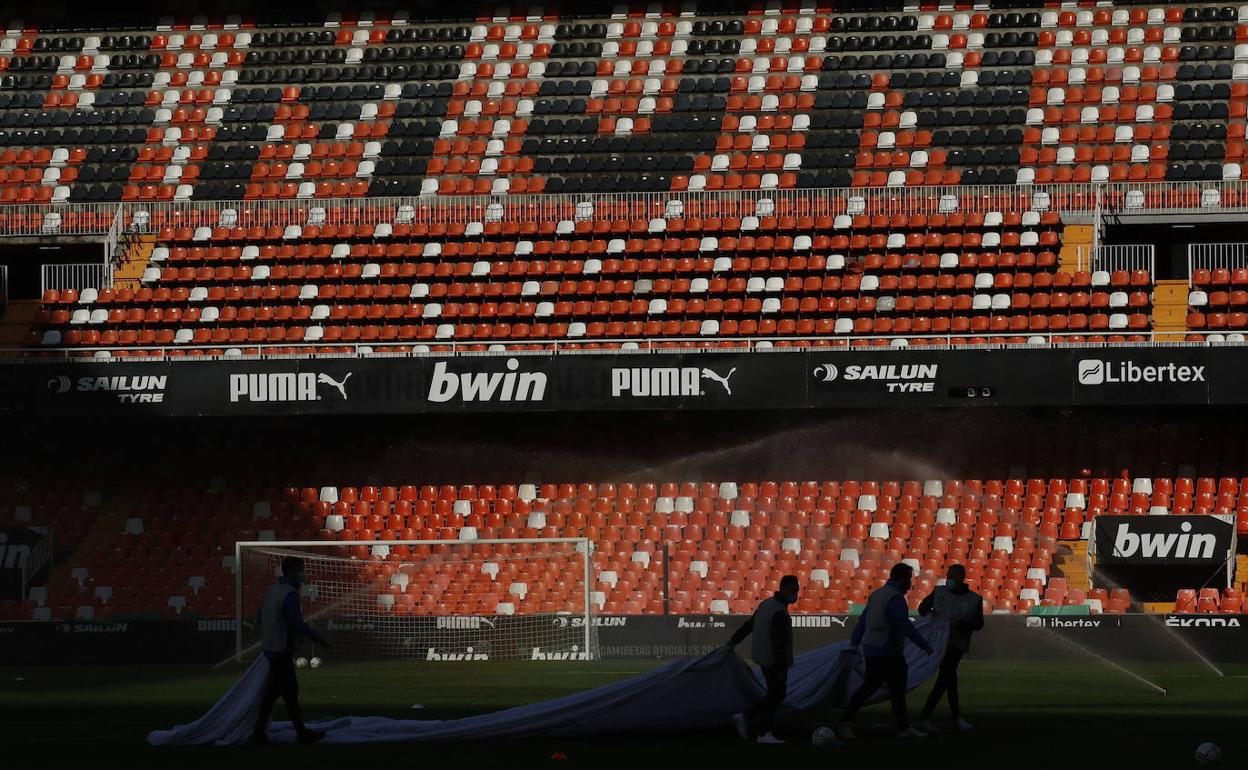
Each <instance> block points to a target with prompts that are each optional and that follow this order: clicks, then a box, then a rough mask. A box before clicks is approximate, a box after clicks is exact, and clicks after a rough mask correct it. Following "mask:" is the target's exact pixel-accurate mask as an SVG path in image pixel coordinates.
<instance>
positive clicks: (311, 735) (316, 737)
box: [297, 730, 325, 745]
mask: <svg viewBox="0 0 1248 770" xmlns="http://www.w3.org/2000/svg"><path fill="white" fill-rule="evenodd" d="M324 737H325V731H324V730H304V731H303V732H301V733H299V737H298V738H297V740H298V741H299V742H300V743H302V744H304V745H307V744H310V743H316V742H317V741H320V740H321V739H322V738H324Z"/></svg>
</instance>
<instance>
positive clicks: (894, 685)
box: [836, 564, 932, 741]
mask: <svg viewBox="0 0 1248 770" xmlns="http://www.w3.org/2000/svg"><path fill="white" fill-rule="evenodd" d="M913 579H914V570H913V569H911V568H910V565H908V564H896V565H894V566H893V568H892V570H890V571H889V573H888V582H887V583H885V584H884V587H883V588H880V589H878V590H876V591H874V592H873V593H872V594H871V596H870V597H869V598H868V599H867V607H866V609H865V610H863V612H862V615H861V616H859V618H858V625H857V626H855V627H854V635H853V638H852V642H851V643H852V644H853V646H854V647H858V646H860V645H861V648H862V657H863V659H864V661H865V662H866V674H865V675H864V677H863V681H862V686H861V687H859V688H858V690H857V691H856V692H855V693H854V694H853V695H851V696H850V698H849V704H848V705H847V706H846V707H845V713H844V714H842V715H841V721H840V722H839V723H838V724H837V725H836V735H837V737H838V738H840V739H841V740H843V741H847V740H851V739H853V737H854V731H853V729H852V728H851V727H850V723H851V722H852V721H853V719H854V715H855V714H857V713H858V709H860V708H862V705H863V704H864V703H866V702H867V698H869V697H871V695H872V694H873V693H875V691H876V690H878V689H880V686H881V685H887V686H888V696H889V700H890V702H891V703H892V706H893V719H894V720H895V721H896V723H897V737H899V738H925V737H927V734H926V733H922V732H919V731H918V730H916V729H914V728H913V727H911V726H910V717H909V716H908V715H907V714H906V678H907V677H908V676H909V673H910V671H909V666H908V665H907V664H906V658H905V655H903V654H902V649H903V646H904V645H905V640H906V639H907V638H908V639H909V640H910V641H911V642H912V643H914V645H915V646H917V647H918V648H919V649H921V650H923V651H924V652H926V653H927V654H928V655H931V654H932V646H931V645H930V644H928V643H927V640H926V639H924V638H923V637H922V636H921V635H920V634H919V632H918V631H916V630H915V629H914V625H913V624H912V623H911V622H910V612H909V608H908V607H907V606H906V592H907V591H909V590H910V584H911V582H912V580H913Z"/></svg>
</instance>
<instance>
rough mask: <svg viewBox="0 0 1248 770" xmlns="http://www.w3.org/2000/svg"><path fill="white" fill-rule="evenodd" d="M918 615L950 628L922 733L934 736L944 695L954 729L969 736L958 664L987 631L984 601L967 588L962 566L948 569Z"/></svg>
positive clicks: (921, 721)
mask: <svg viewBox="0 0 1248 770" xmlns="http://www.w3.org/2000/svg"><path fill="white" fill-rule="evenodd" d="M919 614H920V615H923V616H924V617H926V616H927V615H932V616H933V617H935V618H936V619H937V620H938V621H941V620H943V621H944V622H946V623H948V624H949V644H948V646H946V647H945V656H944V657H943V658H941V660H940V673H939V674H937V676H936V684H935V685H934V686H933V687H932V692H931V694H930V695H928V696H927V703H926V704H925V705H924V706H923V713H922V714H921V715H919V725H918V727H919V729H920V730H922V731H923V732H928V733H930V732H935V730H936V728H935V727H934V726H933V725H932V712H933V711H935V710H936V704H938V703H940V698H941V696H942V695H945V694H946V693H948V695H949V713H950V714H952V716H953V724H954V728H955V729H956V730H957V731H958V732H960V733H966V732H970V730H971V723H970V722H967V721H966V720H965V719H963V718H962V710H961V708H960V704H959V703H958V664H959V663H960V662H961V661H962V656H963V655H965V654H966V653H967V651H968V650H970V649H971V635H972V634H974V633H975V632H976V631H978V630H980V629H981V628H983V627H984V599H983V597H982V596H980V595H979V594H977V593H975V592H974V591H972V590H971V589H970V586H968V585H967V584H966V568H965V567H963V566H962V565H961V564H954V565H951V566H950V567H949V571H948V572H947V573H946V577H945V584H944V585H943V586H937V587H936V590H935V591H932V592H931V593H930V594H929V595H928V596H927V597H926V598H925V599H923V601H922V602H921V603H920V604H919Z"/></svg>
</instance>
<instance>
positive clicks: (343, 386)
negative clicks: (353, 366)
mask: <svg viewBox="0 0 1248 770" xmlns="http://www.w3.org/2000/svg"><path fill="white" fill-rule="evenodd" d="M349 379H351V372H347V376H346V377H343V378H342V382H338V381H337V380H335V379H334V378H333V377H330V376H329V375H328V374H325V373H323V372H322V373H321V374H318V375H316V382H317V384H318V385H329V386H330V387H332V388H334V389H335V390H337V391H338V392H339V393H340V394H342V400H343V401H346V400H347V380H349Z"/></svg>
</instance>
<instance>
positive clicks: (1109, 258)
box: [1075, 243, 1157, 275]
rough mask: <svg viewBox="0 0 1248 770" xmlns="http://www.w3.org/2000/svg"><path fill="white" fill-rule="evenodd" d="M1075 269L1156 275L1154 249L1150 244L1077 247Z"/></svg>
mask: <svg viewBox="0 0 1248 770" xmlns="http://www.w3.org/2000/svg"><path fill="white" fill-rule="evenodd" d="M1075 260H1076V268H1077V269H1079V270H1086V271H1088V272H1094V271H1098V270H1104V271H1105V272H1108V273H1112V272H1115V271H1118V270H1126V271H1133V270H1147V271H1148V274H1149V275H1156V263H1157V259H1156V248H1155V247H1154V246H1153V245H1152V244H1151V243H1119V244H1114V245H1112V246H1106V245H1101V246H1098V247H1095V248H1094V247H1092V246H1078V247H1076V249H1075Z"/></svg>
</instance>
